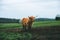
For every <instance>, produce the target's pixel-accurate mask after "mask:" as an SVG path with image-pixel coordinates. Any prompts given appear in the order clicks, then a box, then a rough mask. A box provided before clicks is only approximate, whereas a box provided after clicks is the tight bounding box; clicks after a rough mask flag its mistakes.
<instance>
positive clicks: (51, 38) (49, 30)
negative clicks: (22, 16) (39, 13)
mask: <svg viewBox="0 0 60 40" xmlns="http://www.w3.org/2000/svg"><path fill="white" fill-rule="evenodd" d="M17 29H18V30H17ZM21 29H22V25H21V23H0V40H59V39H60V36H59V35H60V21H39V22H34V23H33V25H32V30H31V31H27V32H23V31H20V30H21ZM16 30H17V31H16Z"/></svg>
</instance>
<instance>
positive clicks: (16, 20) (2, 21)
mask: <svg viewBox="0 0 60 40" xmlns="http://www.w3.org/2000/svg"><path fill="white" fill-rule="evenodd" d="M0 23H19V19H9V18H0Z"/></svg>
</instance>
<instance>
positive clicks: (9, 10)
mask: <svg viewBox="0 0 60 40" xmlns="http://www.w3.org/2000/svg"><path fill="white" fill-rule="evenodd" d="M59 3H60V1H58V0H0V17H5V18H19V19H20V18H23V17H28V16H31V15H33V16H38V17H40V18H55V16H56V15H57V14H60V11H59V10H60V5H59Z"/></svg>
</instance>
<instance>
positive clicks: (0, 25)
mask: <svg viewBox="0 0 60 40" xmlns="http://www.w3.org/2000/svg"><path fill="white" fill-rule="evenodd" d="M55 25H60V21H39V22H34V23H33V26H32V27H33V28H35V27H42V26H43V27H45V26H55ZM1 28H22V24H21V23H0V29H1Z"/></svg>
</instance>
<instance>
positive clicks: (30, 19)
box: [22, 16, 35, 30]
mask: <svg viewBox="0 0 60 40" xmlns="http://www.w3.org/2000/svg"><path fill="white" fill-rule="evenodd" d="M34 18H35V17H34V16H30V17H28V18H23V19H22V26H23V29H25V30H26V29H27V28H28V30H30V29H31V27H32V24H33V22H34Z"/></svg>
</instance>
